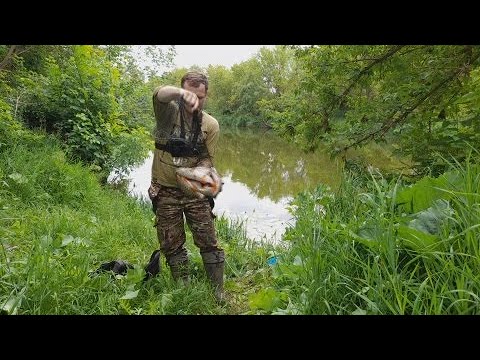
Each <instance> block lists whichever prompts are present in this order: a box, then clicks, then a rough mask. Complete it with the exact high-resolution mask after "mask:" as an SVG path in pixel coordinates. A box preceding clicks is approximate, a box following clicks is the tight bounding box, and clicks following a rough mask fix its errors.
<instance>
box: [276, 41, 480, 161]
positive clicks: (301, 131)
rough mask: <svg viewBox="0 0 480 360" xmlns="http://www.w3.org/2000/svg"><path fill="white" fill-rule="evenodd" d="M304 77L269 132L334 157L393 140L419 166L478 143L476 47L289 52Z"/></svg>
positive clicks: (478, 49)
mask: <svg viewBox="0 0 480 360" xmlns="http://www.w3.org/2000/svg"><path fill="white" fill-rule="evenodd" d="M296 52H297V59H298V62H299V64H300V65H301V66H302V68H303V77H302V78H301V81H300V84H299V85H300V86H298V88H297V91H296V92H295V97H294V99H293V101H291V103H290V107H289V109H288V110H287V111H285V112H284V114H285V116H284V117H283V118H282V117H279V118H278V120H277V121H276V122H275V128H276V129H277V130H278V131H279V132H281V133H282V134H285V135H286V136H288V137H289V138H291V139H293V140H294V141H296V142H297V143H299V144H301V145H302V146H303V147H304V148H307V149H315V148H316V147H317V146H318V145H319V144H320V143H328V144H330V145H331V147H332V149H333V150H334V151H336V152H341V151H345V150H347V149H349V148H352V147H357V146H361V145H364V144H365V143H367V142H369V141H393V142H395V143H396V144H397V145H398V148H399V149H400V150H401V151H402V152H403V153H404V154H408V155H411V156H412V158H413V160H414V161H416V162H418V163H419V164H421V165H422V167H426V166H432V165H440V164H438V162H437V161H438V158H436V157H435V156H434V154H435V153H440V154H443V155H444V156H445V155H448V154H451V155H454V156H456V157H457V158H462V157H464V156H465V154H466V148H467V147H468V146H466V144H465V142H468V143H472V144H474V143H477V144H478V143H479V141H480V135H479V133H478V131H476V130H477V129H478V126H479V125H478V123H479V118H478V115H479V114H478V111H479V106H478V105H479V103H478V93H479V91H480V90H479V88H478V86H477V85H478V66H479V63H480V62H479V58H480V47H478V46H433V45H428V46H420V45H415V46H404V45H392V46H359V45H356V46H312V47H308V48H302V47H296Z"/></svg>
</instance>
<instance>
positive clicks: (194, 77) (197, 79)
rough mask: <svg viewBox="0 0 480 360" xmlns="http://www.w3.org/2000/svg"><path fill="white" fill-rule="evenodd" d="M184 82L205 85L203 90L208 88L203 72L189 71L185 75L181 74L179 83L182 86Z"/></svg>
mask: <svg viewBox="0 0 480 360" xmlns="http://www.w3.org/2000/svg"><path fill="white" fill-rule="evenodd" d="M185 82H188V83H189V84H191V85H192V86H193V87H199V86H200V84H203V85H205V91H207V90H208V78H207V76H206V75H205V74H204V73H201V72H199V71H189V72H187V73H186V74H185V75H183V77H182V81H181V83H180V85H181V86H182V88H183V85H184V84H185Z"/></svg>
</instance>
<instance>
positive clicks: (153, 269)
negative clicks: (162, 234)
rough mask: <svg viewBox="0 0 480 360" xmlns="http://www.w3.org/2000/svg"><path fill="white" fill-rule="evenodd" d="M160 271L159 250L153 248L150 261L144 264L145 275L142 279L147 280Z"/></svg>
mask: <svg viewBox="0 0 480 360" xmlns="http://www.w3.org/2000/svg"><path fill="white" fill-rule="evenodd" d="M159 272H160V250H155V251H154V252H153V253H152V255H151V256H150V261H149V262H148V264H147V266H145V277H144V278H143V281H147V280H149V279H151V278H152V277H154V276H157V275H158V273H159Z"/></svg>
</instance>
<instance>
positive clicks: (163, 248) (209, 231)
mask: <svg viewBox="0 0 480 360" xmlns="http://www.w3.org/2000/svg"><path fill="white" fill-rule="evenodd" d="M148 195H149V197H150V199H151V200H152V205H153V210H154V212H155V215H156V221H155V226H156V228H157V237H158V241H159V243H160V252H161V253H162V254H163V255H165V258H166V260H167V264H168V265H169V267H170V271H171V273H172V276H173V278H174V279H175V280H178V279H182V280H184V281H186V280H188V257H187V249H186V248H185V241H186V236H185V228H184V220H183V219H184V217H183V216H184V214H185V219H186V221H187V224H188V227H189V228H190V230H191V232H192V235H193V241H194V244H195V245H196V246H197V247H198V248H199V249H200V254H201V256H202V260H203V264H204V267H205V271H206V273H207V277H208V279H209V280H210V281H211V282H212V284H213V285H214V287H215V297H216V298H217V300H218V301H223V273H224V258H225V254H224V251H223V250H222V249H221V248H220V247H219V245H218V243H217V237H216V234H215V226H214V223H213V219H214V215H213V213H212V209H211V207H210V203H209V201H208V199H206V198H205V199H192V198H190V197H187V196H186V195H185V194H184V193H183V192H182V190H180V189H178V188H174V187H166V186H163V185H159V184H152V185H151V186H150V188H149V189H148Z"/></svg>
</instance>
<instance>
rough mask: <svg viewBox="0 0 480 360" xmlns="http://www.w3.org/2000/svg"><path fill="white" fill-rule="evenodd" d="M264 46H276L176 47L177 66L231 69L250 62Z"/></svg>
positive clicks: (270, 46)
mask: <svg viewBox="0 0 480 360" xmlns="http://www.w3.org/2000/svg"><path fill="white" fill-rule="evenodd" d="M263 46H265V47H269V48H272V47H273V46H274V45H175V49H176V50H177V56H176V57H175V66H176V67H187V68H188V67H190V66H192V65H198V66H201V67H206V66H208V65H209V64H211V65H224V66H226V67H231V66H232V65H233V64H237V63H240V62H242V61H245V60H248V59H249V58H251V57H252V56H253V55H254V54H255V53H256V52H257V51H258V50H259V49H260V48H262V47H263Z"/></svg>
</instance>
